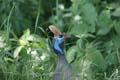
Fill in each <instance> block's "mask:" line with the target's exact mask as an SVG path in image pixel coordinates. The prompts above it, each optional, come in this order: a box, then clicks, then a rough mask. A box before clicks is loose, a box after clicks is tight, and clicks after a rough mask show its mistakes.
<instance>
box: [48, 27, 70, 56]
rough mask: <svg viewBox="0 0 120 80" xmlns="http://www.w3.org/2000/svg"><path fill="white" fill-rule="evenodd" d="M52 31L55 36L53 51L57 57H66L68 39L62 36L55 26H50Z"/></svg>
mask: <svg viewBox="0 0 120 80" xmlns="http://www.w3.org/2000/svg"><path fill="white" fill-rule="evenodd" d="M49 29H50V31H51V32H52V33H53V34H54V38H53V49H54V51H55V53H56V54H57V55H64V42H65V40H66V39H67V38H68V36H67V35H64V34H62V33H61V32H60V31H59V29H58V28H56V27H55V26H54V25H50V26H49Z"/></svg>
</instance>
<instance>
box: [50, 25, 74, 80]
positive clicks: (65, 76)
mask: <svg viewBox="0 0 120 80" xmlns="http://www.w3.org/2000/svg"><path fill="white" fill-rule="evenodd" d="M49 29H50V30H51V32H53V34H54V38H53V49H54V51H55V53H56V54H57V57H58V60H57V65H56V69H55V73H54V75H53V77H52V80H71V78H72V75H73V71H72V68H71V65H70V64H69V63H68V61H67V60H66V58H65V54H64V42H65V39H66V35H63V34H62V33H61V32H60V31H59V30H58V29H57V28H56V27H55V26H53V25H51V26H49Z"/></svg>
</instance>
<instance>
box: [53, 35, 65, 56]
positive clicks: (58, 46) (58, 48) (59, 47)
mask: <svg viewBox="0 0 120 80" xmlns="http://www.w3.org/2000/svg"><path fill="white" fill-rule="evenodd" d="M53 48H54V51H55V52H56V53H57V54H60V55H63V54H64V50H63V49H64V37H63V36H61V37H60V36H58V37H57V38H56V39H54V41H53Z"/></svg>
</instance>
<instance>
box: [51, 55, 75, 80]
mask: <svg viewBox="0 0 120 80" xmlns="http://www.w3.org/2000/svg"><path fill="white" fill-rule="evenodd" d="M72 73H73V72H72V68H71V65H70V64H69V63H68V61H67V60H66V58H65V56H64V55H59V56H58V61H57V66H56V69H55V73H54V75H53V79H52V80H71V77H72Z"/></svg>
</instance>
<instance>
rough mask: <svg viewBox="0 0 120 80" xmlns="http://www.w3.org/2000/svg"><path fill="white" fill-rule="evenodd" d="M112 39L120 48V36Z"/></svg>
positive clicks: (116, 46) (115, 45)
mask: <svg viewBox="0 0 120 80" xmlns="http://www.w3.org/2000/svg"><path fill="white" fill-rule="evenodd" d="M112 41H113V45H114V47H115V48H120V36H115V37H114V38H113V40H112Z"/></svg>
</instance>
